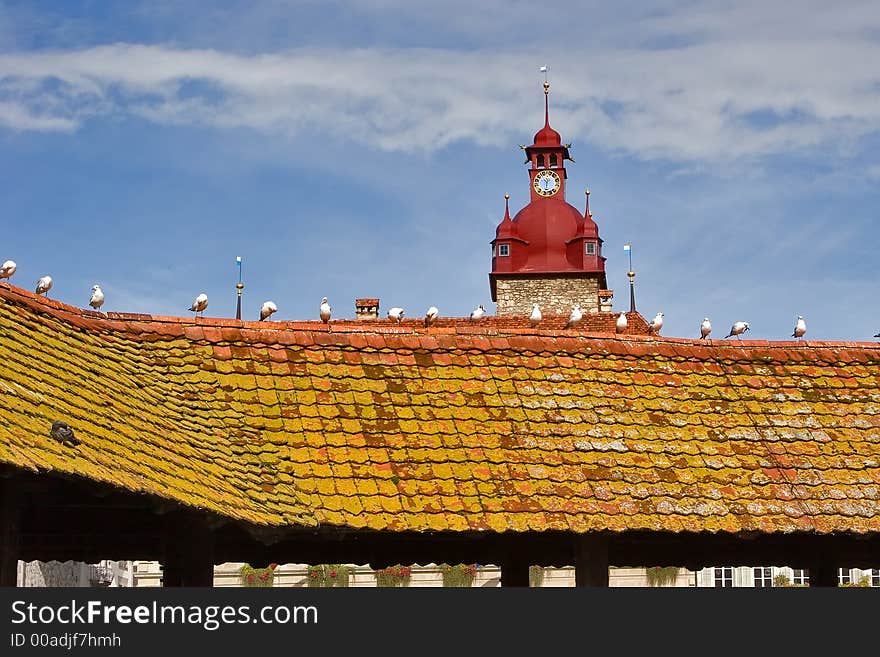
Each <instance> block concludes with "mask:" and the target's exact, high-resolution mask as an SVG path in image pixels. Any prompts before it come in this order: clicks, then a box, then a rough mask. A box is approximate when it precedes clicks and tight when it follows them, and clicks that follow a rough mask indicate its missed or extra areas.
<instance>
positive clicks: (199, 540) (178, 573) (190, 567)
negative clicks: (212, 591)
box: [162, 512, 214, 587]
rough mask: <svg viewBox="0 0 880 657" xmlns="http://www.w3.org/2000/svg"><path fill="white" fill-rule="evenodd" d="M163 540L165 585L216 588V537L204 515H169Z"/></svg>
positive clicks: (193, 513)
mask: <svg viewBox="0 0 880 657" xmlns="http://www.w3.org/2000/svg"><path fill="white" fill-rule="evenodd" d="M163 539H164V540H163V542H164V550H163V552H164V558H163V560H162V586H166V587H177V586H214V535H213V532H212V531H211V529H210V527H209V526H208V522H207V519H206V518H205V516H204V515H202V514H199V513H195V512H177V513H171V514H169V515H168V516H167V517H166V524H165V531H164V535H163Z"/></svg>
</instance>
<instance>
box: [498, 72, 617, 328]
mask: <svg viewBox="0 0 880 657" xmlns="http://www.w3.org/2000/svg"><path fill="white" fill-rule="evenodd" d="M549 96H550V83H549V82H544V127H542V128H541V129H540V130H538V132H537V133H535V138H534V140H533V143H532V145H531V146H527V147H525V153H526V161H525V163H526V164H527V165H528V167H529V169H528V173H529V180H530V182H531V184H530V186H529V194H530V201H529V204H528V205H526V206H525V207H524V208H523V209H522V210H520V211H519V212H518V213H517V214H516V216H515V217H513V218H512V219H511V217H510V209H509V207H506V208H505V213H504V219H503V220H502V221H501V223H500V224H499V225H498V228H497V229H496V231H495V239H494V240H492V272H491V273H490V274H489V284H490V287H491V290H492V300H493V301H495V302H496V303H497V304H498V309H497V314H498V315H528V314H529V313H530V312H531V310H532V304H535V303H537V304H538V305H539V306H540V307H541V310H542V311H543V312H545V313H551V314H553V313H555V314H566V315H567V314H568V313H569V312H570V310H571V308H572V306H573V305H575V304H579V305H580V307H581V309H582V310H583V311H585V312H597V311H599V310H601V309H602V308H601V307H600V301H599V299H600V296H601V297H602V298H603V299H607V298H609V297H610V294H609V293H608V291H607V285H606V279H605V258H604V257H603V256H602V240H601V239H600V238H599V229H598V227H597V226H596V223H595V222H594V221H593V215H592V214H591V213H590V203H589V200H590V197H589V191H587V200H586V209H585V210H584V212H583V214H581V212H580V211H579V210H578V209H577V208H575V207H574V206H573V205H569V204H568V203H567V202H566V200H565V183H566V179H567V177H568V176H567V173H566V171H565V166H564V163H565V161H566V160H568V161H570V162H574V160H573V159H572V158H571V155H570V154H569V147H570V144H563V143H562V138H561V136H560V135H559V133H558V132H556V130H554V129H553V128H551V127H550V111H549V104H550V103H549ZM600 291H604V294H601V295H600Z"/></svg>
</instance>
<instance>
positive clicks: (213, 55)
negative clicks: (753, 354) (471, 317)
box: [0, 0, 880, 340]
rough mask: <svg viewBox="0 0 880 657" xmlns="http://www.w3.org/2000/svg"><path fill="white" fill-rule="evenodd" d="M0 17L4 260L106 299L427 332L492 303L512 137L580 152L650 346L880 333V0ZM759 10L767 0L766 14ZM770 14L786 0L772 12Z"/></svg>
mask: <svg viewBox="0 0 880 657" xmlns="http://www.w3.org/2000/svg"><path fill="white" fill-rule="evenodd" d="M211 4H212V7H211V8H208V7H207V3H200V2H199V3H197V2H192V3H188V2H170V1H162V0H158V1H157V0H153V1H151V2H137V1H132V2H125V3H119V2H96V1H88V2H87V1H76V0H65V1H64V2H60V1H59V2H39V1H34V0H29V1H27V2H14V1H3V0H0V217H2V228H0V230H2V233H0V235H2V237H0V260H5V259H7V258H12V259H14V260H15V261H16V262H17V263H18V265H19V271H18V273H17V274H16V275H15V277H14V278H13V283H15V284H17V285H20V286H22V287H27V288H32V287H33V285H34V283H35V282H36V280H37V278H39V277H40V276H42V275H44V274H50V275H51V276H53V278H54V280H55V286H54V288H53V290H52V296H54V297H55V298H58V299H61V300H62V301H65V302H68V303H71V304H74V305H78V306H85V305H86V303H87V301H88V297H89V292H90V288H91V286H92V284H94V283H96V282H97V283H100V284H101V285H102V287H103V289H104V291H105V293H106V296H107V302H106V305H105V307H104V309H105V310H114V311H129V312H147V313H153V314H186V310H185V309H186V308H187V307H188V306H189V304H190V303H191V301H192V299H193V298H194V297H195V295H196V294H198V293H199V292H202V291H204V292H206V293H207V294H208V295H209V297H210V300H211V301H210V306H209V309H208V312H207V314H208V315H209V316H232V315H233V314H234V303H235V293H234V287H233V286H234V283H235V281H236V280H237V271H236V268H235V256H237V255H241V256H243V258H244V278H245V284H246V289H245V297H244V314H245V316H246V317H249V318H255V317H256V316H257V313H258V309H259V306H260V304H261V303H262V302H263V301H264V300H266V299H270V298H271V299H273V300H274V301H275V302H276V303H277V304H278V306H279V312H278V314H277V316H276V317H277V318H278V319H286V318H297V319H299V318H317V312H318V305H319V302H320V299H321V297H322V296H327V297H329V298H330V301H331V303H332V304H333V308H334V315H335V316H337V317H351V316H353V314H354V298H355V297H358V296H378V297H380V298H381V303H382V307H383V308H384V309H387V308H389V307H391V306H395V305H397V306H403V307H404V308H406V309H407V313H408V315H409V316H413V317H417V316H421V315H422V314H423V313H424V311H425V309H426V308H427V307H428V306H429V305H437V306H438V307H439V308H440V312H441V314H443V315H448V316H451V315H466V314H467V313H468V312H470V310H471V309H472V308H473V307H474V306H475V305H476V304H479V303H483V304H485V305H486V306H487V308H490V309H492V310H494V304H491V303H490V295H489V286H488V270H489V266H490V258H489V254H490V252H489V241H490V240H491V239H492V237H493V236H494V229H495V226H496V224H497V223H498V221H499V220H500V218H501V216H502V214H503V195H504V194H505V193H509V194H510V195H511V209H512V210H514V211H516V210H518V209H519V208H520V207H522V205H523V204H524V203H525V202H526V201H527V199H528V177H527V174H526V172H525V166H524V165H523V164H522V160H523V158H522V152H521V151H520V149H519V144H527V143H530V140H531V137H532V135H533V134H534V132H535V131H536V130H537V129H538V128H539V127H540V125H541V124H542V119H543V116H542V113H543V106H542V105H543V103H542V101H543V97H542V92H541V82H542V81H543V76H542V75H541V74H540V73H539V72H538V68H539V67H540V66H542V65H548V66H550V77H551V82H552V85H553V86H552V91H551V123H552V124H553V126H554V127H555V128H556V129H557V130H559V131H560V132H561V133H562V136H563V139H564V141H570V142H572V144H573V147H572V154H573V156H574V158H575V159H576V163H570V164H569V166H568V175H569V179H568V200H569V202H571V203H573V204H574V205H576V206H578V207H582V206H583V189H584V188H586V187H589V188H590V190H591V207H592V211H593V214H594V218H595V219H596V221H597V223H598V224H599V229H600V234H601V236H602V238H603V239H604V240H605V255H606V256H607V257H608V262H607V270H608V282H609V287H612V288H613V289H615V290H616V292H617V298H616V299H615V307H617V308H621V307H626V305H627V288H626V286H627V283H626V276H625V273H626V270H627V261H626V259H625V257H624V253H623V244H624V243H627V242H630V243H632V244H633V255H634V265H635V269H636V271H637V272H638V278H637V302H638V307H639V310H640V311H641V312H642V313H643V314H644V315H645V316H646V317H648V318H650V317H651V316H653V314H654V313H655V312H657V311H661V310H662V311H663V312H664V313H665V316H666V324H665V327H664V331H663V332H664V333H665V334H667V335H675V336H696V335H699V332H698V330H699V324H700V321H701V320H702V318H703V317H704V316H706V315H708V316H709V317H710V318H711V319H712V321H713V325H714V326H715V333H716V334H717V336H721V335H724V334H725V333H726V332H727V329H728V328H729V326H730V324H731V323H732V322H733V321H735V320H738V319H743V320H746V321H748V322H750V324H751V326H752V332H751V337H753V338H756V339H757V338H766V339H783V338H786V337H788V336H789V335H790V333H791V330H792V327H793V325H794V321H795V318H796V316H797V315H798V314H803V315H804V316H805V317H806V319H807V322H808V326H809V332H808V337H809V338H813V339H833V340H870V339H872V337H871V336H873V335H874V333H877V332H878V330H880V310H878V309H877V304H876V298H877V294H876V290H877V288H878V283H880V275H878V273H877V267H876V265H875V254H876V252H877V249H878V245H880V239H878V237H877V229H876V225H877V219H878V216H877V215H878V208H880V191H878V187H880V154H878V153H880V68H878V67H877V66H876V65H874V64H873V62H877V61H880V7H878V5H877V4H876V2H848V3H847V4H846V5H844V6H831V5H828V3H822V2H807V1H805V2H799V3H766V2H739V3H735V4H733V3H728V2H655V3H647V2H617V3H589V2H568V3H566V2H558V3H553V2H550V3H543V4H540V5H537V4H535V3H533V2H517V1H514V2H499V1H496V0H485V1H484V2H481V3H479V6H477V4H478V3H473V2H464V1H463V0H448V1H447V2H444V3H434V2H430V3H428V2H426V3H416V2H409V1H404V0H360V1H357V2H354V1H352V2H348V1H346V0H323V1H321V2H319V1H317V0H314V1H311V0H265V1H262V2H261V1H249V2H244V1H242V2H234V1H228V2H217V3H211ZM767 4H770V5H772V6H770V7H767V6H766V5H767ZM783 5H784V6H783Z"/></svg>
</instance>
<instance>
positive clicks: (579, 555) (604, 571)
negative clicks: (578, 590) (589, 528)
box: [574, 535, 608, 587]
mask: <svg viewBox="0 0 880 657" xmlns="http://www.w3.org/2000/svg"><path fill="white" fill-rule="evenodd" d="M574 582H575V583H574V585H575V586H598V587H607V586H608V540H607V539H606V538H605V537H604V536H590V535H583V536H576V537H575V539H574Z"/></svg>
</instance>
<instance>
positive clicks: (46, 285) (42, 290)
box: [34, 276, 52, 294]
mask: <svg viewBox="0 0 880 657" xmlns="http://www.w3.org/2000/svg"><path fill="white" fill-rule="evenodd" d="M51 289H52V277H51V276H43V277H42V278H40V280H38V281H37V287H36V289H35V290H34V292H36V293H37V294H46V293H47V292H48V291H49V290H51Z"/></svg>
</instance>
